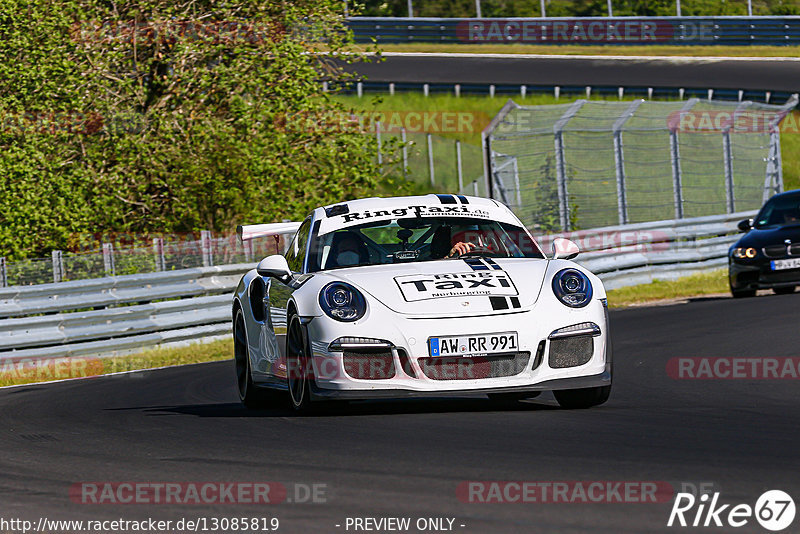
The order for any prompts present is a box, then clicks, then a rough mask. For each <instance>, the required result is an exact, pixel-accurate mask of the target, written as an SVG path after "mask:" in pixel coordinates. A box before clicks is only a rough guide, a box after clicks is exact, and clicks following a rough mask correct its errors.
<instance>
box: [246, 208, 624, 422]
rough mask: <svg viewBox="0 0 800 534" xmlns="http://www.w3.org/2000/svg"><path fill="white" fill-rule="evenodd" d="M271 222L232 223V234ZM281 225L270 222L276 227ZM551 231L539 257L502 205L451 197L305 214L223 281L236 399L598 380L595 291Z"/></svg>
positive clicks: (599, 397) (602, 305) (598, 297)
mask: <svg viewBox="0 0 800 534" xmlns="http://www.w3.org/2000/svg"><path fill="white" fill-rule="evenodd" d="M285 226H286V225H285V224H283V225H280V224H278V225H252V226H243V227H239V234H240V237H241V238H242V239H244V240H246V239H251V238H253V237H257V236H265V235H270V234H275V233H276V232H279V231H281V228H283V229H284V230H285ZM279 227H281V228H279ZM577 253H578V248H577V246H576V245H575V244H574V243H572V242H570V241H568V240H565V239H556V240H555V241H554V243H553V254H552V256H551V257H549V258H548V257H547V256H546V255H545V254H544V253H543V252H542V251H541V249H540V247H539V245H538V244H537V243H536V241H535V240H534V239H533V237H532V236H531V235H530V234H529V233H528V231H527V230H526V229H525V227H524V226H523V224H522V223H521V222H520V221H519V219H517V217H516V216H515V215H514V214H513V213H512V212H511V211H510V210H509V209H508V208H507V207H505V206H504V205H502V204H500V203H498V202H496V201H494V200H491V199H485V198H475V197H465V196H462V195H426V196H416V197H398V198H368V199H362V200H353V201H349V202H342V203H340V204H336V205H332V206H326V207H320V208H317V209H315V210H314V211H313V212H312V213H311V214H310V215H309V216H308V217H307V218H306V219H305V220H304V221H303V222H302V224H301V225H300V227H299V229H298V230H297V233H296V234H295V235H294V238H293V239H292V241H291V243H290V244H289V247H288V251H287V252H286V254H285V255H273V256H268V257H266V258H264V259H263V260H262V261H261V262H260V263H259V264H258V267H257V268H256V269H253V270H252V271H250V272H248V273H247V274H245V275H244V277H243V278H242V279H241V281H240V282H239V285H238V287H237V289H236V293H235V295H234V298H233V333H234V354H235V358H234V360H235V365H236V377H237V383H238V392H239V397H240V399H241V400H242V402H243V403H244V404H245V405H246V406H248V407H262V406H268V405H270V404H277V403H278V402H281V401H282V400H283V399H286V398H287V397H288V399H289V400H290V401H291V405H292V406H294V408H295V409H298V410H303V409H307V408H308V407H309V405H310V404H311V403H312V402H313V401H320V400H330V399H370V398H381V397H403V396H443V395H447V394H463V393H465V392H469V393H486V394H488V395H489V396H490V397H493V398H496V399H501V400H503V399H505V400H509V399H510V400H513V399H524V398H528V397H534V396H536V395H538V394H539V393H540V392H541V391H550V390H552V391H553V392H554V395H555V397H556V400H557V401H558V402H559V404H560V405H561V406H563V407H570V408H585V407H590V406H595V405H598V404H602V403H603V402H605V401H606V399H608V396H609V392H610V390H611V347H610V339H609V329H608V313H607V303H606V295H605V289H604V288H603V284H602V283H601V282H600V280H599V279H598V278H597V277H596V276H595V275H593V274H592V273H590V272H588V271H587V270H586V269H584V268H583V267H581V266H579V265H578V264H576V263H574V262H572V261H569V260H570V259H571V258H574V257H575V256H576V255H577Z"/></svg>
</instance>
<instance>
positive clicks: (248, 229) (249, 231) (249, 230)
mask: <svg viewBox="0 0 800 534" xmlns="http://www.w3.org/2000/svg"><path fill="white" fill-rule="evenodd" d="M298 228H300V223H299V222H282V223H271V224H245V225H240V226H237V227H236V234H237V235H238V236H239V239H240V240H241V241H242V242H244V241H248V240H250V239H255V238H256V237H268V236H271V235H272V236H277V235H282V234H294V233H295V232H297V229H298Z"/></svg>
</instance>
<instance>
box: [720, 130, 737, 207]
mask: <svg viewBox="0 0 800 534" xmlns="http://www.w3.org/2000/svg"><path fill="white" fill-rule="evenodd" d="M722 153H723V156H722V157H723V163H724V165H725V207H726V208H725V209H726V210H727V212H728V213H733V212H734V211H735V206H736V199H735V198H734V196H733V155H732V153H731V133H730V131H729V130H728V129H725V130H723V131H722Z"/></svg>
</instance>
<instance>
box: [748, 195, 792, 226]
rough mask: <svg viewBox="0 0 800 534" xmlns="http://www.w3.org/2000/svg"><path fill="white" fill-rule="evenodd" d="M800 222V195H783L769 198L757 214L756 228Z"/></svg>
mask: <svg viewBox="0 0 800 534" xmlns="http://www.w3.org/2000/svg"><path fill="white" fill-rule="evenodd" d="M788 224H800V195H791V196H781V197H775V198H772V199H771V200H769V201H768V202H767V203H766V204H764V207H763V208H761V211H760V212H759V213H758V216H756V222H755V227H756V228H771V227H775V226H784V225H788Z"/></svg>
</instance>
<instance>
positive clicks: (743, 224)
mask: <svg viewBox="0 0 800 534" xmlns="http://www.w3.org/2000/svg"><path fill="white" fill-rule="evenodd" d="M736 227H737V228H738V229H739V231H740V232H749V231H750V229H751V228H752V227H753V219H745V220H743V221H739V224H737V225H736Z"/></svg>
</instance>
